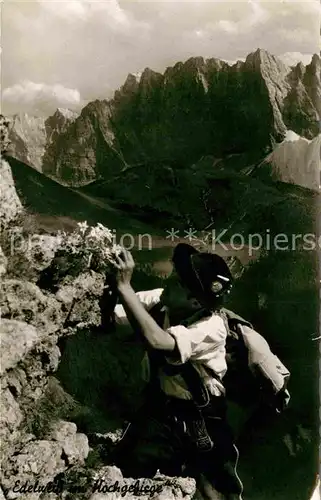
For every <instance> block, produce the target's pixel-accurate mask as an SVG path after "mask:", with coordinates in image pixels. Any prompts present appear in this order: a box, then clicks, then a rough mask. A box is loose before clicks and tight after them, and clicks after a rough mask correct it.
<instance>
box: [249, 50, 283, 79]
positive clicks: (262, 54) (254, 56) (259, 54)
mask: <svg viewBox="0 0 321 500" xmlns="http://www.w3.org/2000/svg"><path fill="white" fill-rule="evenodd" d="M245 65H246V66H251V67H253V68H255V69H256V70H262V68H264V69H265V70H266V71H268V72H271V73H272V72H275V71H277V72H278V73H280V74H283V75H284V74H287V73H289V72H290V70H291V68H290V66H287V65H286V64H284V62H283V61H281V59H279V58H278V57H277V56H274V55H272V54H271V53H270V52H268V51H267V50H265V49H260V48H259V49H257V50H256V51H255V52H251V53H250V54H249V55H248V56H247V57H246V59H245Z"/></svg>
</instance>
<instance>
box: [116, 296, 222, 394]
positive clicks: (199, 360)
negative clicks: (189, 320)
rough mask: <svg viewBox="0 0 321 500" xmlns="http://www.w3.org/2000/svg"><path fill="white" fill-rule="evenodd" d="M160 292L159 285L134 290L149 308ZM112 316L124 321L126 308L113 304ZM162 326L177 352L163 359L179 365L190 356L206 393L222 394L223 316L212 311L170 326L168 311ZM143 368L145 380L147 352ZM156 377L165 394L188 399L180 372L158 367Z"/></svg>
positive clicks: (158, 297)
mask: <svg viewBox="0 0 321 500" xmlns="http://www.w3.org/2000/svg"><path fill="white" fill-rule="evenodd" d="M162 293H163V288H156V289H154V290H148V291H142V292H137V293H136V295H137V297H138V298H139V300H140V301H141V303H142V304H143V305H144V307H145V309H146V310H147V311H149V310H150V309H151V308H152V307H153V306H154V305H156V304H158V303H159V301H160V297H161V295H162ZM165 312H166V309H165ZM115 319H116V322H117V323H118V324H128V320H127V317H126V312H125V310H124V308H123V306H122V305H120V304H118V305H116V307H115ZM165 329H166V331H167V332H168V333H169V334H170V335H172V336H173V338H174V339H175V342H176V345H177V352H178V353H179V358H177V357H175V359H174V358H173V355H171V354H169V355H168V356H167V357H166V359H167V361H168V362H169V363H171V364H174V365H179V364H182V363H185V362H186V361H187V360H191V361H192V363H193V365H194V367H195V368H196V370H197V371H198V372H199V374H200V376H201V378H202V379H203V382H204V384H205V385H206V386H207V387H208V389H209V391H210V393H211V394H213V395H215V396H220V395H222V394H224V392H225V390H224V386H223V384H222V382H221V380H222V378H223V376H224V375H225V373H226V370H227V365H226V360H225V354H226V353H225V342H226V337H227V330H226V327H225V324H224V321H223V319H222V318H221V317H220V316H219V315H218V314H215V313H212V314H211V315H210V316H208V317H206V318H203V319H202V320H200V321H198V322H196V323H194V324H192V325H190V326H189V327H185V326H182V325H177V326H170V325H169V319H168V315H166V317H165ZM204 367H208V368H210V369H211V370H213V371H214V373H215V374H216V375H217V377H218V378H219V380H217V379H216V378H214V377H212V376H211V375H210V374H209V373H208V372H207V371H206V370H205V368H204ZM143 368H144V371H145V377H144V378H145V380H148V378H149V364H148V357H147V354H146V355H145V358H144V360H143ZM159 380H160V385H161V388H162V390H163V391H164V392H165V393H166V394H168V395H169V396H174V397H178V398H182V399H192V395H191V393H190V392H189V391H188V389H187V386H186V384H185V382H184V379H183V378H182V376H181V375H171V376H169V375H166V374H165V373H163V372H162V371H161V372H160V374H159Z"/></svg>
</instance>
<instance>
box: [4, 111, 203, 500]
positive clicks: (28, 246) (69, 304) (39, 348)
mask: <svg viewBox="0 0 321 500" xmlns="http://www.w3.org/2000/svg"><path fill="white" fill-rule="evenodd" d="M1 123H2V125H3V124H5V121H4V120H2V121H1ZM1 134H2V137H4V139H6V140H5V141H2V143H1V145H2V148H3V147H4V144H5V143H6V142H7V143H8V141H7V136H5V135H4V134H3V131H2V129H1ZM0 172H1V176H2V178H1V187H4V188H5V189H3V190H2V191H1V193H2V194H3V196H2V197H1V199H0V204H1V205H0V206H1V212H0V223H1V233H0V274H1V290H0V308H1V320H0V333H1V345H0V356H1V369H0V386H1V416H0V440H1V473H0V483H1V487H0V498H1V499H2V500H9V499H10V500H11V499H15V498H18V497H19V498H21V496H22V495H23V496H24V497H25V498H27V499H28V500H66V499H67V498H69V499H71V498H72V499H77V500H89V499H90V500H100V499H101V498H105V499H108V498H109V499H110V500H111V499H112V498H116V496H117V498H121V497H122V496H123V494H124V488H126V491H130V492H131V497H132V498H133V500H135V499H136V500H138V498H140V499H142V500H148V498H150V495H151V493H150V492H151V491H153V492H154V493H155V495H154V497H153V498H155V499H157V500H165V499H166V500H167V499H172V500H175V499H182V498H184V499H186V500H189V499H191V498H192V497H193V496H194V493H195V481H194V480H192V479H188V478H185V479H182V478H176V479H175V478H167V477H165V476H161V475H158V477H157V478H155V479H154V481H153V482H152V481H150V480H149V481H148V480H146V481H144V487H146V488H148V489H146V490H145V491H146V494H143V493H142V492H141V491H139V488H140V487H141V486H142V480H141V481H140V483H139V484H138V486H137V482H136V480H133V479H129V478H124V477H123V476H122V473H121V471H120V470H119V469H117V468H115V467H109V466H104V465H103V463H102V462H101V461H97V459H96V461H95V460H94V461H93V456H95V451H94V449H93V448H92V447H91V446H90V445H89V441H88V437H87V436H86V435H85V434H84V433H83V432H79V431H78V429H77V425H76V424H75V423H74V422H73V419H74V418H75V412H76V413H77V411H78V410H77V408H78V402H76V401H75V400H74V398H73V397H72V396H70V395H69V394H68V393H66V392H65V390H64V389H63V388H62V386H61V385H60V383H59V382H58V379H57V378H56V377H55V374H56V372H57V368H58V365H59V363H60V361H61V341H62V340H63V339H66V337H67V336H73V335H76V334H77V333H79V331H81V329H82V328H84V325H89V324H90V325H91V328H92V329H94V328H95V325H96V326H97V325H99V324H100V322H101V310H100V302H99V301H100V298H101V296H102V293H103V285H104V276H103V275H101V274H99V273H95V272H88V273H87V272H85V273H84V272H82V270H78V272H77V275H75V273H73V276H71V273H70V272H68V271H66V270H65V272H64V271H63V272H62V273H61V271H62V267H63V263H62V262H61V261H60V262H59V266H58V267H59V269H60V272H59V280H58V281H56V283H55V285H56V286H55V289H54V290H52V289H51V290H50V291H49V289H48V286H46V287H45V286H44V281H43V280H41V279H40V280H39V278H40V277H41V276H42V274H41V273H42V271H44V270H45V269H47V268H48V266H49V265H50V264H51V263H52V262H53V259H55V249H56V248H57V235H56V236H55V235H53V236H43V237H41V235H37V234H34V233H33V232H30V231H29V232H27V231H26V230H25V229H24V228H23V227H22V226H21V222H22V219H23V217H26V216H27V215H26V213H22V206H21V204H20V201H19V198H18V196H17V193H16V192H15V187H14V185H13V182H12V175H11V170H10V167H9V165H8V164H7V163H6V162H5V161H4V160H3V159H1V169H0ZM17 232H18V234H19V238H20V242H19V248H18V247H17V248H16V247H15V245H12V241H13V239H12V236H13V235H14V234H17ZM43 257H44V258H43ZM13 260H14V265H13V266H12V261H13ZM69 264H70V263H69ZM55 265H56V264H55ZM69 268H70V266H69ZM55 269H56V267H55ZM30 271H33V273H32V272H30ZM46 285H48V282H46ZM89 331H90V330H89ZM92 340H93V337H92ZM95 340H96V342H97V339H95ZM131 353H132V349H131ZM105 354H106V356H107V357H108V356H109V354H108V350H107V351H105ZM110 354H111V353H110ZM112 359H114V361H115V360H116V358H115V357H114V356H113V355H112V354H111V358H110V361H112ZM112 363H113V362H112ZM107 365H108V362H107ZM114 366H115V363H114ZM73 416H74V417H73ZM119 431H120V429H119ZM118 438H119V432H118V433H117V432H114V433H112V434H111V435H110V436H109V437H108V436H107V435H106V436H105V443H107V444H108V443H109V446H111V445H112V442H113V441H115V440H117V439H118ZM116 481H118V488H119V489H118V491H119V495H118V494H117V493H108V494H104V493H105V491H104V488H105V489H106V488H107V487H110V486H113V485H115V483H116ZM135 484H136V486H135ZM116 486H117V483H116ZM121 488H122V490H121ZM130 488H131V489H130ZM152 488H154V489H152ZM115 491H117V490H115ZM120 492H121V493H120ZM115 495H116V496H115Z"/></svg>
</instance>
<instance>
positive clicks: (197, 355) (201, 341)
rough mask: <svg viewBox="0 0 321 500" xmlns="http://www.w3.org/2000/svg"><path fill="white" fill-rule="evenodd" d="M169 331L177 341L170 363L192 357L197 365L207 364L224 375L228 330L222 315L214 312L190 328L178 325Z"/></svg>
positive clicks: (169, 359)
mask: <svg viewBox="0 0 321 500" xmlns="http://www.w3.org/2000/svg"><path fill="white" fill-rule="evenodd" d="M167 331H168V333H170V334H171V335H172V336H173V337H174V339H175V342H176V349H175V351H174V353H173V355H169V356H167V361H168V362H169V363H172V364H181V363H185V362H186V361H187V360H189V359H190V360H191V361H193V362H194V363H195V364H196V365H198V364H203V365H205V366H207V367H208V368H210V369H211V370H213V371H214V372H215V373H216V374H217V375H218V376H219V377H220V378H221V377H223V376H224V374H225V372H226V368H227V366H226V360H225V354H226V352H225V342H226V337H227V331H226V328H225V325H224V322H223V320H222V318H221V317H220V316H218V315H216V314H213V315H212V316H210V317H208V318H205V319H203V320H201V321H198V322H197V323H194V324H193V325H191V326H190V327H188V328H186V327H184V326H182V325H178V326H173V327H170V328H168V329H167Z"/></svg>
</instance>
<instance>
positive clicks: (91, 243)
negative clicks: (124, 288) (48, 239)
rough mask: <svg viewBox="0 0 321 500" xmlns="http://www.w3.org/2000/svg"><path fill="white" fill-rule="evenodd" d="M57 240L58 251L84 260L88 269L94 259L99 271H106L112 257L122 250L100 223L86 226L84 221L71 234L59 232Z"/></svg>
mask: <svg viewBox="0 0 321 500" xmlns="http://www.w3.org/2000/svg"><path fill="white" fill-rule="evenodd" d="M58 239H59V244H58V247H57V250H58V251H62V252H64V253H67V254H73V255H74V256H75V257H81V258H83V259H85V260H86V261H87V267H88V268H89V267H90V265H91V262H92V259H93V258H94V260H95V262H96V265H97V264H98V266H99V268H100V269H101V270H107V269H108V268H109V267H110V263H111V262H113V260H114V256H115V255H118V254H119V253H120V252H121V250H122V248H121V246H120V245H117V244H116V243H115V241H114V239H115V238H114V235H113V233H112V231H110V229H108V228H106V227H105V226H104V225H103V224H101V223H98V224H97V225H96V226H88V224H87V222H86V221H85V222H79V223H78V224H77V228H76V229H75V230H74V231H73V232H71V233H67V232H65V231H62V232H59V235H58Z"/></svg>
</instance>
